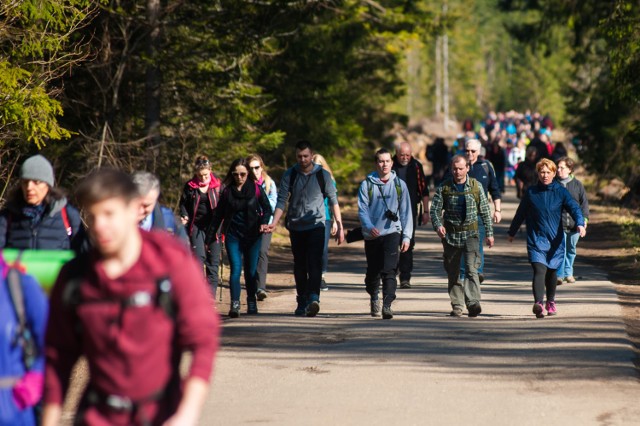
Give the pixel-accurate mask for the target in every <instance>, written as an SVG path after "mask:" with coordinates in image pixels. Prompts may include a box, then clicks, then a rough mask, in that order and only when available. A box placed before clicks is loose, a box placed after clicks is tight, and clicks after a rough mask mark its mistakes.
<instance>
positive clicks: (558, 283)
mask: <svg viewBox="0 0 640 426" xmlns="http://www.w3.org/2000/svg"><path fill="white" fill-rule="evenodd" d="M556 284H557V285H562V284H564V281H563V280H562V278H558V281H556Z"/></svg>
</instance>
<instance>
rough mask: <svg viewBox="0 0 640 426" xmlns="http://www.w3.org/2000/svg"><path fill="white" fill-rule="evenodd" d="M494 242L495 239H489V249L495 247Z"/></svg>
mask: <svg viewBox="0 0 640 426" xmlns="http://www.w3.org/2000/svg"><path fill="white" fill-rule="evenodd" d="M493 242H494V239H493V237H487V245H488V246H489V248H491V247H493Z"/></svg>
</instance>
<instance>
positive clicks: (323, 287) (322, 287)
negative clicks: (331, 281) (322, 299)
mask: <svg viewBox="0 0 640 426" xmlns="http://www.w3.org/2000/svg"><path fill="white" fill-rule="evenodd" d="M327 290H329V286H328V285H327V282H326V281H325V280H324V278H323V279H322V281H320V291H327Z"/></svg>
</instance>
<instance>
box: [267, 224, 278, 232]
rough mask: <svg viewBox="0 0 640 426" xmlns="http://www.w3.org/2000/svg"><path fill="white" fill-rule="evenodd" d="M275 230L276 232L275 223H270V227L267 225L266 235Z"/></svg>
mask: <svg viewBox="0 0 640 426" xmlns="http://www.w3.org/2000/svg"><path fill="white" fill-rule="evenodd" d="M275 230H276V224H275V223H272V224H271V225H267V230H266V232H267V233H271V232H273V231H275Z"/></svg>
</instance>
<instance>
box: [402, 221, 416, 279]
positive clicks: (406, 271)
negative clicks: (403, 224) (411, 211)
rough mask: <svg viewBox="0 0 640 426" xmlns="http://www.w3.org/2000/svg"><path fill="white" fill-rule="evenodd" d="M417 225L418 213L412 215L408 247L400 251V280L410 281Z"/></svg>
mask: <svg viewBox="0 0 640 426" xmlns="http://www.w3.org/2000/svg"><path fill="white" fill-rule="evenodd" d="M417 226H418V215H417V214H416V215H414V216H413V234H411V241H410V242H409V249H408V250H407V251H405V252H404V253H400V260H399V261H398V270H399V271H400V282H401V283H402V282H403V281H411V273H412V272H413V248H414V247H415V245H416V228H417Z"/></svg>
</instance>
